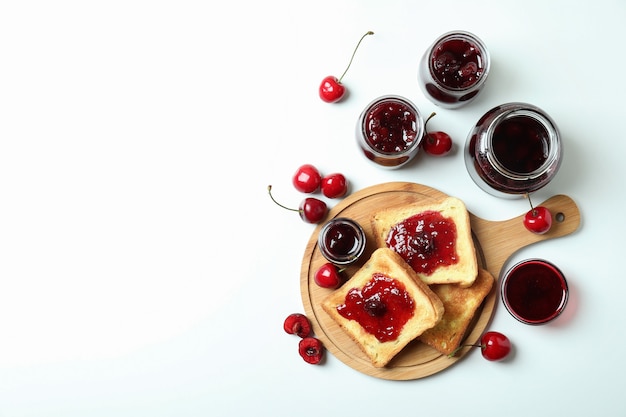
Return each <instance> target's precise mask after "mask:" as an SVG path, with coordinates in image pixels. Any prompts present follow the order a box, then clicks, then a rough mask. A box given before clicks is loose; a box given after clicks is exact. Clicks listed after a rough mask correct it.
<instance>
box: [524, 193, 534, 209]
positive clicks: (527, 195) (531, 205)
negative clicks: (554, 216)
mask: <svg viewBox="0 0 626 417" xmlns="http://www.w3.org/2000/svg"><path fill="white" fill-rule="evenodd" d="M525 197H526V198H527V199H528V203H529V204H530V211H532V212H533V214H536V211H535V207H533V202H532V201H531V200H530V194H529V193H526V195H525Z"/></svg>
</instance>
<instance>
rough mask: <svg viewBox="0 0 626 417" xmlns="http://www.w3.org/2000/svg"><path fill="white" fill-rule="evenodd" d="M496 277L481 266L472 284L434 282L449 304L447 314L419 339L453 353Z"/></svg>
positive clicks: (447, 352) (436, 290)
mask: <svg viewBox="0 0 626 417" xmlns="http://www.w3.org/2000/svg"><path fill="white" fill-rule="evenodd" d="M494 282H495V279H494V278H493V275H491V274H490V273H489V272H488V271H486V270H484V269H482V268H481V269H479V271H478V276H477V278H476V281H475V282H474V284H472V286H471V287H467V288H463V287H461V286H459V285H455V284H443V285H432V286H431V289H432V290H433V292H434V293H435V294H437V296H438V297H439V299H441V301H442V303H443V306H444V308H445V313H444V314H443V318H442V319H441V321H440V322H439V323H437V325H436V326H435V327H433V328H431V329H428V330H426V331H425V332H424V333H422V335H421V336H420V337H419V340H420V341H421V342H423V343H426V344H427V345H429V346H431V347H433V348H435V349H437V350H438V351H439V352H441V353H443V354H445V355H449V354H451V353H452V352H454V350H455V349H456V348H458V347H459V346H460V345H461V342H462V341H463V339H464V338H465V333H466V332H467V329H468V327H469V325H470V323H471V322H472V320H473V319H474V316H475V314H476V311H477V310H478V308H479V307H480V306H481V304H482V302H483V300H484V299H485V297H487V295H488V294H489V292H490V291H491V288H492V287H493V285H494Z"/></svg>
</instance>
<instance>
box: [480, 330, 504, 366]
mask: <svg viewBox="0 0 626 417" xmlns="http://www.w3.org/2000/svg"><path fill="white" fill-rule="evenodd" d="M480 351H481V353H482V355H483V357H484V358H485V359H487V360H488V361H499V360H502V359H504V358H506V357H507V355H508V354H509V352H511V341H510V340H509V338H508V337H506V336H505V335H503V334H502V333H498V332H486V333H485V334H483V335H482V337H481V338H480Z"/></svg>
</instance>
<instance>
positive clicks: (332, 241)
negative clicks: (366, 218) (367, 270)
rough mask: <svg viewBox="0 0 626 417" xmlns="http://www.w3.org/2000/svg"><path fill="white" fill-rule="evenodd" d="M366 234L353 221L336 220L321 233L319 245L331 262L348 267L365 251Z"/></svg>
mask: <svg viewBox="0 0 626 417" xmlns="http://www.w3.org/2000/svg"><path fill="white" fill-rule="evenodd" d="M365 239H366V238H365V233H364V232H363V229H362V228H361V226H360V225H359V224H358V223H357V222H355V221H354V220H352V219H348V218H343V217H339V218H335V219H333V220H331V221H329V222H328V223H326V224H325V225H324V227H323V228H322V230H321V231H320V235H319V239H318V245H319V247H320V251H321V253H322V255H323V256H324V257H325V258H326V259H327V260H329V261H330V262H333V263H336V264H339V265H346V264H349V263H352V262H354V261H356V260H357V259H358V258H359V256H361V254H362V253H363V251H364V249H365V244H366V242H365Z"/></svg>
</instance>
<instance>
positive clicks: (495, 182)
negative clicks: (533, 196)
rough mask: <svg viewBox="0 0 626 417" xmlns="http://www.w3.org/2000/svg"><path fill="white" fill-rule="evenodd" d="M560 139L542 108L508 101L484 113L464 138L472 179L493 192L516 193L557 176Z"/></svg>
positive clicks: (524, 192) (504, 194)
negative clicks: (465, 138)
mask: <svg viewBox="0 0 626 417" xmlns="http://www.w3.org/2000/svg"><path fill="white" fill-rule="evenodd" d="M562 153H563V150H562V143H561V137H560V134H559V130H558V128H557V126H556V124H555V123H554V121H553V120H552V119H551V118H550V116H548V115H547V114H546V113H545V112H544V111H543V110H541V109H540V108H538V107H536V106H533V105H531V104H527V103H508V104H502V105H500V106H497V107H494V108H493V109H491V110H489V111H488V112H487V113H485V114H484V115H483V116H482V117H481V118H480V119H479V120H478V122H477V123H476V125H475V126H474V127H473V128H472V130H471V131H470V133H469V135H468V137H467V141H466V143H465V165H466V167H467V170H468V172H469V174H470V176H471V177H472V179H473V180H474V182H475V183H476V184H477V185H478V186H479V187H480V188H482V189H483V190H484V191H486V192H488V193H489V194H492V195H494V196H497V197H508V198H512V197H519V196H523V195H525V194H527V193H531V192H533V191H536V190H538V189H540V188H542V187H544V186H545V185H547V184H548V183H549V182H550V181H551V180H552V178H554V176H555V175H556V173H557V171H558V169H559V167H560V165H561V156H562Z"/></svg>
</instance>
